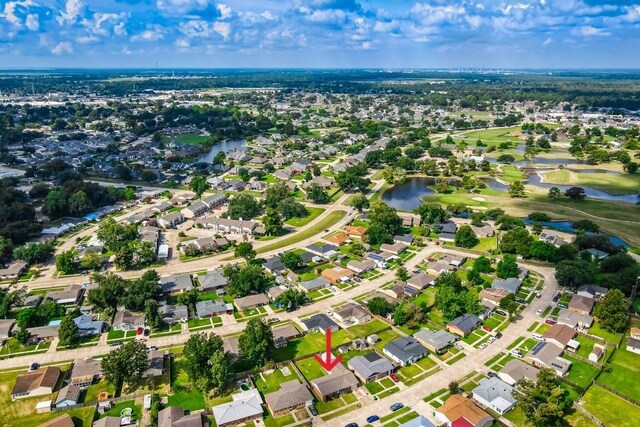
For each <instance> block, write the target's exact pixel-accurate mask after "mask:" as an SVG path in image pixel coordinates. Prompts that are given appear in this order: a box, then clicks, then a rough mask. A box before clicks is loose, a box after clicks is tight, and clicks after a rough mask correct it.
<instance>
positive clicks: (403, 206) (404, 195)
mask: <svg viewBox="0 0 640 427" xmlns="http://www.w3.org/2000/svg"><path fill="white" fill-rule="evenodd" d="M435 183H436V179H435V178H426V177H415V178H407V180H406V181H405V183H404V184H399V185H396V186H395V187H393V188H390V189H388V190H385V191H384V192H383V193H382V196H381V198H382V201H383V202H385V203H386V204H387V205H389V206H391V207H392V208H396V209H398V210H401V211H414V210H415V209H417V208H418V207H419V206H420V205H421V204H422V202H421V201H420V199H422V197H424V196H428V195H430V194H433V193H434V191H433V190H432V189H430V188H429V187H428V186H429V185H434V184H435Z"/></svg>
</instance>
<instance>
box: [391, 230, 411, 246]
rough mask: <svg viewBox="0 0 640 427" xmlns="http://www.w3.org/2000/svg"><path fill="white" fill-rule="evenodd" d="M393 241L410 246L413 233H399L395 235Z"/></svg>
mask: <svg viewBox="0 0 640 427" xmlns="http://www.w3.org/2000/svg"><path fill="white" fill-rule="evenodd" d="M393 241H394V242H395V243H402V244H403V245H407V246H409V245H410V244H412V243H413V234H411V233H407V234H398V235H397V236H393Z"/></svg>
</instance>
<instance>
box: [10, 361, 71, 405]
mask: <svg viewBox="0 0 640 427" xmlns="http://www.w3.org/2000/svg"><path fill="white" fill-rule="evenodd" d="M60 374H61V372H60V368H58V367H57V366H47V367H44V368H40V369H38V370H35V371H30V372H26V373H24V374H20V375H18V377H17V378H16V383H15V384H14V386H13V389H12V390H11V400H16V399H22V398H24V397H32V396H43V395H46V394H51V393H53V391H54V389H55V387H56V385H57V384H58V380H59V379H60Z"/></svg>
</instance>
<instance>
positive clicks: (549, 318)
mask: <svg viewBox="0 0 640 427" xmlns="http://www.w3.org/2000/svg"><path fill="white" fill-rule="evenodd" d="M544 323H546V324H547V325H555V324H556V323H558V322H557V321H556V319H554V318H552V317H547V320H545V321H544Z"/></svg>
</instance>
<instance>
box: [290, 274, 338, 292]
mask: <svg viewBox="0 0 640 427" xmlns="http://www.w3.org/2000/svg"><path fill="white" fill-rule="evenodd" d="M330 284H331V282H329V281H328V280H327V279H325V278H324V277H316V278H315V279H311V280H307V281H305V282H300V283H298V285H299V286H300V287H301V288H302V290H303V291H304V292H306V293H309V292H312V291H315V290H317V289H323V288H326V287H327V286H329V285H330Z"/></svg>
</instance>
